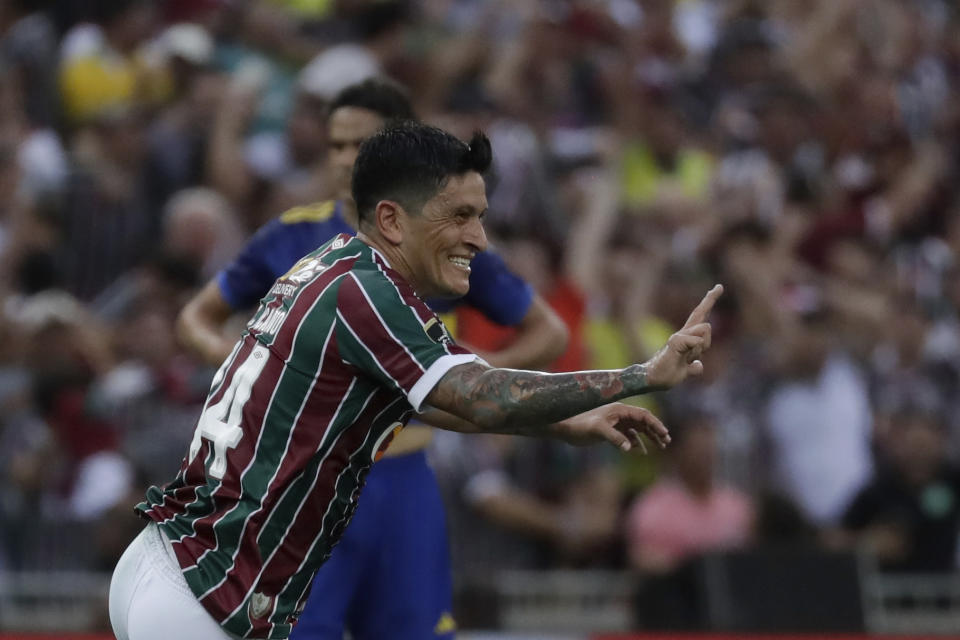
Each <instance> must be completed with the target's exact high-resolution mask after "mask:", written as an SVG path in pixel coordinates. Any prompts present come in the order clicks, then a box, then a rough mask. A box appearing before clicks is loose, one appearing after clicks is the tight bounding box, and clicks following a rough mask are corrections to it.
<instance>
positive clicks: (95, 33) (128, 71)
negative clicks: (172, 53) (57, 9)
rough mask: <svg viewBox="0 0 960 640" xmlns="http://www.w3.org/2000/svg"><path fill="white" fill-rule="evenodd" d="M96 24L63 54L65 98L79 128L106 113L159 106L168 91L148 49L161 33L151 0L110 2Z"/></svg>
mask: <svg viewBox="0 0 960 640" xmlns="http://www.w3.org/2000/svg"><path fill="white" fill-rule="evenodd" d="M92 9H93V11H92V14H93V15H92V17H93V21H92V22H87V23H82V24H79V25H76V26H75V27H73V28H72V29H71V30H70V31H69V32H68V33H67V34H66V35H65V36H64V39H63V43H62V45H61V50H60V92H61V97H62V100H63V107H64V110H65V112H66V115H67V117H68V118H69V120H70V122H71V123H73V124H83V123H86V122H88V121H89V120H90V119H91V118H94V117H96V116H98V115H100V114H102V113H103V112H104V111H109V110H116V109H122V108H129V107H132V106H137V105H142V106H146V105H150V104H153V103H155V102H156V101H157V100H158V99H159V98H160V97H161V96H162V92H163V90H164V87H163V82H162V77H160V76H158V75H157V73H158V70H157V69H155V68H151V66H149V64H148V61H147V60H146V59H145V58H144V57H143V54H144V51H143V50H142V49H141V47H142V45H143V44H144V43H145V42H146V40H147V39H148V38H149V37H150V35H151V33H152V31H153V29H154V28H155V22H154V20H155V14H154V10H155V9H154V5H153V3H152V2H151V1H150V0H104V1H103V2H97V3H96V4H95V5H94V6H93V7H92Z"/></svg>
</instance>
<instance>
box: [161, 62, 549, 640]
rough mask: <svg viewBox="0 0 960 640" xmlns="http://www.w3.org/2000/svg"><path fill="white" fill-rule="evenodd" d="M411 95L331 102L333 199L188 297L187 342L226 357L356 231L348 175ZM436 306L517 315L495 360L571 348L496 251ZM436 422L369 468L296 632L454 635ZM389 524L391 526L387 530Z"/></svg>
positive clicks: (514, 363) (374, 85)
mask: <svg viewBox="0 0 960 640" xmlns="http://www.w3.org/2000/svg"><path fill="white" fill-rule="evenodd" d="M412 118H413V107H412V105H411V104H410V101H409V99H408V98H407V95H406V93H405V92H404V91H403V89H402V88H401V87H399V86H398V85H396V84H395V83H393V82H391V81H387V80H383V79H369V80H365V81H363V82H359V83H357V84H355V85H352V86H349V87H347V88H345V89H344V90H343V91H341V92H340V93H339V94H338V95H337V96H335V97H334V99H333V101H332V103H331V104H330V107H329V116H328V122H327V130H328V131H327V134H328V140H329V145H330V157H329V164H330V168H331V178H330V180H331V187H332V188H333V190H334V192H335V195H336V196H337V200H332V201H327V202H320V203H315V204H311V205H306V206H301V207H295V208H293V209H290V210H289V211H287V212H285V213H283V214H281V215H280V216H279V217H277V218H275V219H274V220H272V221H271V222H269V223H268V224H266V225H265V226H264V227H262V228H261V229H260V230H259V231H257V233H256V234H255V235H254V237H253V238H252V239H251V240H250V242H249V243H248V244H247V245H246V246H245V247H244V248H243V250H242V251H241V252H240V253H239V254H238V255H237V257H236V258H235V259H234V260H233V261H232V262H231V263H230V264H229V265H227V266H226V267H225V268H224V269H223V270H222V271H221V272H220V273H218V274H217V276H216V278H214V279H213V280H211V281H210V282H209V283H208V284H207V285H206V286H205V287H204V288H203V289H202V290H201V291H200V292H199V293H198V294H197V295H196V296H195V297H194V298H193V299H192V300H191V301H190V302H189V303H188V304H187V305H186V306H185V307H184V309H183V311H182V312H181V314H180V318H179V319H178V329H179V334H180V337H181V339H182V341H183V342H184V344H187V345H189V346H191V348H192V349H193V350H194V351H195V352H196V353H198V354H199V355H201V356H202V357H204V358H205V359H206V360H207V361H208V362H210V363H211V364H215V365H219V364H220V363H221V362H223V360H224V358H226V357H227V356H228V355H229V354H230V352H231V350H232V348H233V340H229V341H228V339H227V338H226V337H225V336H224V331H223V326H224V324H225V323H226V322H227V320H228V319H229V318H230V316H231V315H232V314H234V313H236V312H237V311H243V310H246V309H249V308H251V307H254V306H255V305H256V303H257V302H258V301H259V300H260V299H261V298H262V297H263V296H264V295H266V293H267V292H268V291H269V290H270V287H271V286H272V285H273V283H274V281H275V280H276V279H277V278H279V277H280V276H282V275H283V274H284V273H286V272H287V271H288V270H289V269H290V267H291V266H293V264H294V263H296V262H297V260H299V259H300V258H301V257H303V256H304V255H305V254H307V253H310V252H311V251H313V250H314V249H316V248H317V247H319V246H320V245H322V244H323V243H325V242H327V241H328V240H330V239H331V238H333V237H334V236H336V235H337V234H338V233H347V234H353V233H355V228H356V226H357V221H356V218H357V215H356V206H355V204H354V202H353V198H352V197H351V194H350V177H351V173H352V171H353V164H354V160H355V159H356V156H357V151H358V149H359V146H360V144H361V143H362V142H363V141H364V140H365V139H366V138H368V137H369V136H371V135H373V134H374V133H376V132H377V131H378V130H379V129H381V128H383V126H384V124H386V123H387V122H389V121H391V120H396V119H412ZM426 302H427V305H428V306H429V307H430V308H431V309H433V310H434V311H443V312H446V311H449V310H452V309H453V308H454V307H455V306H457V305H461V304H463V305H467V306H469V307H472V308H474V309H476V310H478V311H480V312H481V313H483V315H484V316H485V317H487V318H488V319H489V320H491V321H493V322H496V323H498V324H501V325H505V326H512V327H515V328H516V330H517V335H516V338H515V339H514V340H513V342H511V344H510V345H509V346H508V347H506V348H505V349H503V350H501V351H498V352H496V353H484V354H482V356H483V358H484V359H485V360H487V361H488V362H489V363H491V364H494V365H496V366H499V367H506V368H517V369H531V368H540V367H544V366H546V365H547V364H549V363H550V362H551V361H552V360H554V359H555V358H556V357H557V356H559V355H560V354H561V353H563V350H564V348H565V347H566V344H567V329H566V326H565V325H564V324H563V320H561V319H560V318H559V316H558V315H557V314H556V313H555V312H554V311H553V310H552V309H551V308H550V306H549V305H548V304H547V303H546V301H544V300H543V298H541V297H540V296H539V295H537V294H536V293H535V292H534V291H533V288H532V287H531V286H530V285H529V284H528V283H527V282H525V281H524V280H522V279H521V278H519V277H517V276H516V275H515V274H513V273H512V272H510V271H509V270H508V269H507V267H506V265H505V264H504V262H503V259H502V258H501V257H500V256H499V255H497V254H496V253H495V252H494V251H491V250H487V251H483V252H481V253H478V254H477V255H476V256H475V257H474V259H473V260H472V261H471V263H470V289H469V291H468V292H467V295H466V296H464V297H461V298H455V299H427V300H426ZM432 436H433V433H432V429H431V428H430V427H428V426H424V425H423V424H419V423H416V422H413V423H411V424H408V425H407V426H406V427H405V428H404V429H403V430H402V431H401V432H400V433H399V434H397V436H396V437H395V438H394V439H393V441H392V443H391V445H390V448H389V449H388V450H387V452H386V454H385V455H384V459H383V460H382V461H381V463H380V464H377V465H375V466H374V467H373V468H372V469H371V471H370V474H369V475H368V476H367V479H366V485H365V487H364V499H363V501H362V502H361V503H359V505H358V507H357V512H356V513H355V514H354V517H353V519H352V521H351V523H350V527H349V528H348V529H347V530H346V531H345V533H344V537H343V538H342V539H341V541H340V544H338V545H337V547H336V548H335V549H334V550H333V552H332V554H331V556H330V559H329V560H328V561H327V562H326V563H325V564H324V565H323V567H322V568H321V569H320V571H318V572H317V576H316V578H314V582H313V587H312V592H311V593H312V596H311V597H310V598H309V599H308V600H307V604H306V608H305V609H304V612H303V615H302V616H301V617H300V619H299V622H298V624H297V627H296V629H295V630H294V632H293V634H292V638H293V640H341V639H342V638H343V634H344V629H347V630H349V632H350V635H351V637H352V638H353V639H354V640H372V639H376V638H383V637H385V636H389V637H390V638H393V639H394V640H422V639H423V638H431V637H432V638H436V639H449V638H453V637H454V634H455V631H456V623H455V621H454V618H453V615H452V609H453V602H452V601H453V593H452V591H453V588H452V576H451V568H450V549H449V545H448V541H447V530H446V524H445V513H444V508H443V500H442V498H441V495H440V490H439V487H438V486H437V481H436V477H435V475H434V473H433V470H432V469H431V468H430V465H429V464H427V457H426V453H425V448H426V446H427V445H428V444H429V443H430V441H431V439H432ZM387 531H389V535H386V534H385V532H387Z"/></svg>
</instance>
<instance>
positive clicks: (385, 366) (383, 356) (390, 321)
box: [336, 272, 479, 411]
mask: <svg viewBox="0 0 960 640" xmlns="http://www.w3.org/2000/svg"><path fill="white" fill-rule="evenodd" d="M336 332H337V346H338V348H339V351H340V357H341V358H343V360H344V361H346V362H348V363H349V364H352V365H353V366H355V367H357V368H358V369H360V370H361V371H363V372H364V373H366V374H367V375H370V376H371V377H373V378H375V379H377V380H379V381H380V382H382V383H384V384H386V385H388V386H390V387H392V388H394V389H396V390H398V391H400V392H402V393H403V394H404V395H406V397H407V400H408V401H409V402H410V404H411V406H413V408H414V409H415V410H416V411H421V410H422V407H423V402H424V399H425V398H426V397H427V395H429V393H430V392H431V391H432V390H433V388H434V387H435V386H436V384H437V383H438V382H439V381H440V379H441V378H442V377H443V375H444V374H445V373H446V372H447V371H449V370H450V369H451V368H453V367H455V366H457V365H460V364H465V363H467V362H473V361H474V360H478V359H479V357H478V356H476V355H475V354H473V353H471V352H470V351H468V350H467V349H464V348H463V347H461V346H459V345H457V344H456V343H455V342H454V341H453V339H452V338H451V337H450V334H449V333H448V332H447V330H446V328H445V327H444V326H443V323H442V322H441V321H440V319H439V318H438V317H437V316H436V314H435V313H434V312H432V311H431V310H430V309H429V308H428V307H427V306H426V305H425V304H424V303H423V302H422V301H421V300H420V299H419V298H417V297H416V296H414V295H413V294H412V291H410V292H405V291H404V290H403V288H397V286H395V284H394V282H393V281H391V280H390V279H389V278H388V277H387V276H385V275H371V274H361V275H358V274H356V273H354V272H351V273H350V274H349V275H348V276H346V277H345V278H344V280H343V282H342V283H341V285H340V288H339V291H338V295H337V329H336Z"/></svg>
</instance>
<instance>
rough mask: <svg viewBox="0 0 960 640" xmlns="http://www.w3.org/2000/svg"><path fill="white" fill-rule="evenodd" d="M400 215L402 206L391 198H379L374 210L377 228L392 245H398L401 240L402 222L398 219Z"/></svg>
mask: <svg viewBox="0 0 960 640" xmlns="http://www.w3.org/2000/svg"><path fill="white" fill-rule="evenodd" d="M402 215H403V214H402V207H401V206H400V205H399V204H397V203H396V202H394V201H392V200H381V201H380V202H378V203H377V208H376V210H375V211H374V216H375V217H376V221H377V230H378V231H380V235H382V236H383V237H384V238H386V240H387V241H388V242H390V243H391V244H394V245H399V244H400V243H401V242H402V241H403V224H402V222H401V220H400V218H401V217H402Z"/></svg>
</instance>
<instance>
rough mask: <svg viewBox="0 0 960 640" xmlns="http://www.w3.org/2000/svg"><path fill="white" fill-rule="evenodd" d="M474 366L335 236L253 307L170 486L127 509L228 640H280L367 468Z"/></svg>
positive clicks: (430, 317) (430, 319)
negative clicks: (149, 529)
mask: <svg viewBox="0 0 960 640" xmlns="http://www.w3.org/2000/svg"><path fill="white" fill-rule="evenodd" d="M474 359H476V356H475V355H473V354H472V353H470V352H469V351H467V350H466V349H464V348H462V347H460V346H458V345H456V344H455V343H454V342H453V341H452V340H451V339H450V337H449V335H448V334H447V332H446V329H445V328H444V327H443V324H442V323H441V322H440V320H439V319H438V318H437V317H436V315H435V314H434V313H433V312H432V311H430V309H429V308H427V306H426V305H425V304H424V303H423V301H422V300H421V299H420V298H419V297H418V296H417V295H416V294H415V293H414V291H413V288H412V287H411V286H410V285H409V284H408V283H407V282H406V281H404V280H403V279H402V278H401V277H400V275H399V274H398V273H397V272H396V271H394V270H393V269H391V268H390V266H389V264H387V261H386V260H385V259H384V258H383V256H382V255H381V254H379V253H378V252H377V251H376V250H374V249H373V248H372V247H370V246H368V245H367V244H365V243H364V242H362V241H360V240H358V239H356V238H352V237H350V236H346V235H340V236H337V237H336V238H334V239H333V240H331V241H330V242H328V243H327V244H326V245H324V246H323V247H321V248H320V249H318V250H317V251H315V252H313V253H311V254H309V255H307V256H305V257H304V258H303V259H301V260H300V261H299V262H298V263H297V264H296V265H294V267H293V268H292V269H291V270H290V271H289V272H288V273H287V274H286V275H285V276H283V277H282V278H280V279H279V280H277V282H276V283H275V284H274V286H273V288H272V289H271V290H270V292H269V294H268V295H267V296H266V297H264V298H263V300H262V301H261V302H260V306H259V308H258V309H257V312H256V314H255V315H254V316H253V318H252V319H251V320H250V322H249V323H248V325H247V329H246V331H245V332H244V335H243V337H242V338H241V340H240V341H239V342H238V343H237V345H236V346H235V347H234V349H233V352H232V353H231V355H230V357H229V358H228V359H227V360H226V361H225V362H224V363H223V365H222V366H221V367H220V370H219V371H218V372H217V374H216V376H215V377H214V380H213V383H212V385H211V388H210V395H209V396H208V398H207V402H206V404H205V406H204V410H203V413H202V414H201V415H200V419H199V421H198V424H197V428H196V432H195V433H194V437H193V441H192V443H191V445H190V449H189V451H188V453H187V456H186V457H185V458H184V460H183V463H182V465H181V467H180V471H179V473H178V474H177V477H176V478H175V479H174V481H173V482H171V483H170V484H169V485H167V486H166V487H164V488H162V489H161V488H158V487H151V488H150V489H149V490H148V491H147V496H146V500H145V501H144V502H142V503H140V504H139V505H137V507H136V508H137V510H138V511H139V512H140V513H142V514H143V515H145V516H146V517H148V518H150V519H152V520H154V521H155V522H157V523H158V524H159V526H160V529H161V530H162V531H163V533H164V534H165V535H166V536H167V537H168V538H169V539H170V540H171V541H172V543H173V549H174V551H175V552H176V555H177V559H178V561H179V563H180V566H181V568H182V570H183V574H184V577H185V578H186V581H187V584H189V585H190V588H191V589H192V590H193V592H194V594H196V596H197V598H198V599H199V600H200V602H201V603H202V604H203V605H204V607H205V608H206V609H207V611H209V612H210V614H211V615H212V616H213V617H214V618H215V619H216V620H218V621H219V622H220V623H221V625H223V627H224V628H225V629H226V630H227V631H229V632H230V633H233V634H236V635H238V636H242V637H248V638H286V637H287V636H288V635H289V633H290V630H291V627H292V625H293V624H294V623H295V621H296V618H297V616H298V615H299V612H300V610H301V609H302V606H303V603H304V602H305V601H306V597H307V591H308V589H309V585H310V583H311V581H312V578H313V575H314V573H315V572H316V571H317V569H318V568H319V567H320V565H321V564H323V562H324V560H326V558H327V557H328V556H329V554H330V550H331V548H332V547H333V545H334V544H336V542H337V540H338V539H339V538H340V535H341V534H342V532H343V530H344V527H346V525H347V523H348V522H349V520H350V517H351V516H352V514H353V511H354V509H355V507H356V502H357V496H358V494H359V493H360V489H361V488H362V486H363V482H364V478H365V476H366V473H367V471H368V470H369V468H370V465H372V464H373V463H374V461H375V460H376V459H377V458H378V456H379V455H381V454H382V453H383V450H384V449H385V448H386V446H387V444H388V443H389V441H390V439H391V438H392V436H393V435H394V434H395V433H396V431H397V430H398V429H400V428H401V427H402V426H403V425H404V424H406V421H407V420H408V419H409V418H410V417H411V415H412V414H413V413H414V412H415V411H417V410H419V409H420V407H421V405H422V404H423V402H424V398H425V397H426V396H427V394H428V393H429V392H430V391H431V390H432V389H433V387H434V386H435V385H436V383H437V382H438V381H439V380H440V378H441V377H442V376H443V374H445V373H446V372H447V371H448V370H449V369H450V368H451V367H454V366H456V365H458V364H463V363H466V362H470V361H472V360H474Z"/></svg>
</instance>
